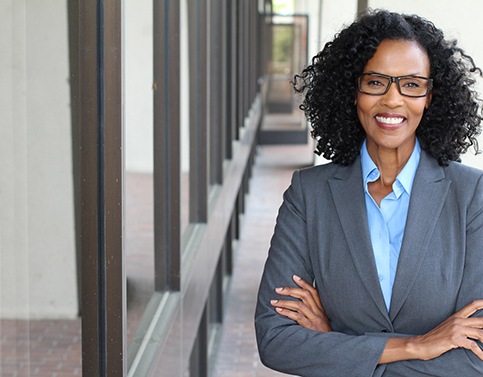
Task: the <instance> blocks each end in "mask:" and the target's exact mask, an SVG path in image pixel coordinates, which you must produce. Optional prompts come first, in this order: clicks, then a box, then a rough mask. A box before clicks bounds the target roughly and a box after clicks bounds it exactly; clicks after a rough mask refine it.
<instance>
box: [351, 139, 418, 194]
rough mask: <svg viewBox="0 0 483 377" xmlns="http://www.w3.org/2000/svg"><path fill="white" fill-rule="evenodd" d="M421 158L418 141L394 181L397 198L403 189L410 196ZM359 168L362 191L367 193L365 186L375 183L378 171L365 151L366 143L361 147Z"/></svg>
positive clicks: (378, 174)
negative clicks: (360, 169)
mask: <svg viewBox="0 0 483 377" xmlns="http://www.w3.org/2000/svg"><path fill="white" fill-rule="evenodd" d="M420 157H421V146H420V145H419V141H418V139H416V142H415V144H414V149H413V152H412V153H411V156H410V157H409V160H408V162H407V163H406V165H404V168H403V169H402V170H401V172H400V173H399V174H398V176H397V177H396V181H395V182H394V184H393V190H394V193H395V194H396V195H397V196H398V197H399V196H400V195H401V193H402V192H399V191H402V190H401V189H404V191H406V192H407V193H408V194H409V195H411V190H412V188H413V182H414V177H415V176H416V170H417V169H418V165H419V159H420ZM361 167H362V178H363V185H364V189H365V191H366V192H367V184H368V183H369V182H374V181H376V180H377V179H378V178H379V176H380V173H379V169H378V168H377V166H376V164H375V163H374V161H372V158H371V156H369V152H368V151H367V145H366V141H365V140H364V143H363V144H362V147H361Z"/></svg>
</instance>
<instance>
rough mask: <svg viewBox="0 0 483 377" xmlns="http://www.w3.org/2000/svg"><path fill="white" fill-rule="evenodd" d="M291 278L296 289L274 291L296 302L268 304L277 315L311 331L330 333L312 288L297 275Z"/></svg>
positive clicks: (277, 301) (327, 321) (280, 301)
mask: <svg viewBox="0 0 483 377" xmlns="http://www.w3.org/2000/svg"><path fill="white" fill-rule="evenodd" d="M292 278H293V280H294V282H295V283H296V284H297V286H298V287H281V288H276V289H275V291H276V292H277V294H279V295H281V296H286V297H292V298H295V299H296V300H271V301H270V303H271V304H272V306H274V307H275V310H276V311H277V313H279V314H280V315H283V316H285V317H287V318H290V319H292V320H294V321H295V322H297V323H298V324H299V325H301V326H302V327H305V328H308V329H311V330H315V331H321V332H329V331H332V330H331V327H330V322H329V320H328V318H327V315H326V314H325V311H324V308H323V307H322V303H321V302H320V298H319V294H318V292H317V290H316V289H315V288H314V286H313V285H311V284H309V283H307V282H306V281H305V280H304V279H302V278H300V277H299V276H297V275H293V277H292Z"/></svg>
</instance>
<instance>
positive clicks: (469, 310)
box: [454, 300, 483, 318]
mask: <svg viewBox="0 0 483 377" xmlns="http://www.w3.org/2000/svg"><path fill="white" fill-rule="evenodd" d="M482 309H483V300H474V301H472V302H470V303H469V304H468V305H466V306H465V307H464V308H462V309H461V310H459V311H457V312H456V313H455V314H454V315H455V316H457V317H463V318H468V317H470V316H472V315H473V314H475V313H476V312H477V311H478V310H482Z"/></svg>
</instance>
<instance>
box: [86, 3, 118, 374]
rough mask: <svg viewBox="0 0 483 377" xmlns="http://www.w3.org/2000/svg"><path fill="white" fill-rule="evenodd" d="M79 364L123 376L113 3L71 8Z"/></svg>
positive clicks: (90, 370) (89, 369)
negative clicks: (76, 83) (75, 58)
mask: <svg viewBox="0 0 483 377" xmlns="http://www.w3.org/2000/svg"><path fill="white" fill-rule="evenodd" d="M79 34H80V35H79V46H80V53H79V56H80V64H79V66H80V97H79V98H80V104H79V114H80V115H79V117H80V119H79V124H80V144H79V145H80V182H81V187H80V193H81V209H80V211H81V214H80V217H81V227H80V228H81V230H80V232H81V242H80V246H81V253H82V308H83V311H82V361H83V370H82V373H83V375H84V376H112V377H114V376H116V377H118V376H124V375H125V374H126V362H125V357H124V356H125V341H124V335H125V302H126V300H125V276H124V270H123V259H124V258H123V257H124V255H123V241H122V224H123V198H122V194H123V157H122V154H123V122H122V66H121V64H122V55H121V51H122V49H121V48H122V43H121V41H122V36H121V2H120V1H116V0H104V1H102V0H98V1H96V0H84V1H81V2H79Z"/></svg>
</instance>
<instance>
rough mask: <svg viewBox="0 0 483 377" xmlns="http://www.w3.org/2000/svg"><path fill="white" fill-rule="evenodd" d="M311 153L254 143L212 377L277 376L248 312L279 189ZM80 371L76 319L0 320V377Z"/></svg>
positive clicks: (65, 375) (136, 309)
mask: <svg viewBox="0 0 483 377" xmlns="http://www.w3.org/2000/svg"><path fill="white" fill-rule="evenodd" d="M311 158H312V153H311V150H310V149H308V148H307V147H306V146H289V147H287V146H283V147H280V146H263V147H258V153H257V158H256V163H255V166H254V168H253V177H252V179H251V182H250V194H249V195H248V197H247V206H246V211H245V215H244V218H243V219H242V231H241V235H240V240H239V243H238V247H237V251H236V255H235V258H236V261H235V266H234V274H233V279H232V283H231V287H230V290H229V298H228V299H227V306H226V313H225V329H224V331H223V333H222V337H221V344H220V347H219V349H220V351H219V353H218V355H217V359H216V362H215V371H214V374H213V376H214V377H272V376H281V375H282V374H280V373H276V372H273V371H271V370H269V369H267V368H265V367H264V366H263V365H261V363H260V360H259V357H258V353H257V349H256V344H255V335H254V328H253V313H254V308H255V300H256V292H257V289H258V283H259V280H260V275H261V271H262V268H263V263H264V260H265V257H266V253H267V249H268V243H269V240H270V237H271V234H272V231H273V226H274V223H275V216H276V213H277V210H278V207H279V205H280V203H281V198H282V193H283V191H284V190H285V189H286V187H287V185H288V184H289V181H290V177H291V173H292V171H293V170H294V169H296V168H298V167H302V166H305V165H308V164H310V163H311ZM141 196H143V195H141ZM147 223H148V224H149V220H146V222H143V224H142V227H144V228H146V226H147V227H149V225H146V224H147ZM144 230H146V229H144ZM140 233H141V234H144V236H145V237H141V238H146V239H143V240H141V241H142V243H145V245H144V246H146V245H147V244H148V243H149V238H150V236H149V232H140ZM141 241H139V242H141ZM132 242H137V241H136V240H132ZM137 247H138V248H139V245H137ZM146 248H148V247H147V246H146ZM144 257H145V259H146V261H147V260H149V259H150V258H151V257H150V256H149V253H148V254H146V255H145V256H144ZM146 261H144V262H143V263H144V264H143V265H144V267H143V268H146V265H149V263H147V264H146V263H145V262H146ZM137 267H140V266H137ZM131 268H132V269H133V270H136V269H135V268H134V267H131ZM134 272H135V271H131V275H136V274H135V273H134ZM136 277H138V276H132V278H133V280H136V279H135V278H136ZM151 278H152V276H151V277H150V278H148V279H147V280H145V284H144V285H145V286H143V287H142V289H141V290H142V291H143V292H144V293H146V292H149V291H150V290H152V288H151V286H150V284H151V283H150V280H151ZM138 285H139V284H138ZM137 293H138V294H139V292H137ZM142 296H143V295H142ZM131 304H132V302H131ZM138 304H140V305H130V308H128V322H130V323H128V328H129V329H130V330H131V331H128V332H129V334H128V336H130V335H131V333H132V329H133V327H135V325H134V324H135V323H137V321H138V318H139V316H140V313H141V312H142V309H143V308H144V305H145V300H141V302H140V303H138ZM135 318H136V319H135ZM81 371H82V367H81V322H80V319H75V320H30V321H26V320H1V321H0V376H1V377H30V376H38V377H47V376H48V377H76V376H80V375H81V374H82V372H81Z"/></svg>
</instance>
